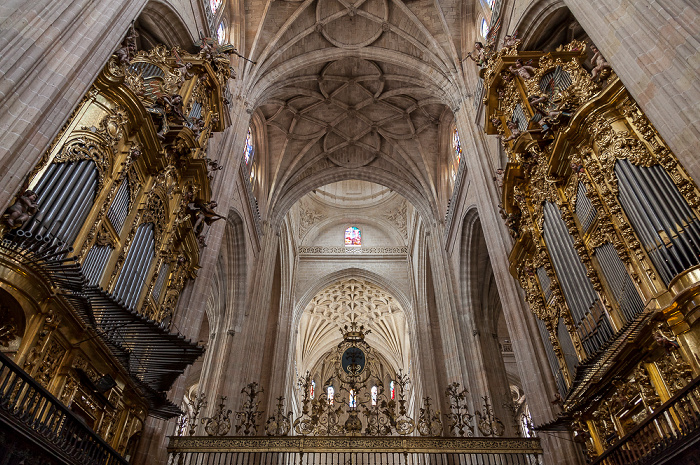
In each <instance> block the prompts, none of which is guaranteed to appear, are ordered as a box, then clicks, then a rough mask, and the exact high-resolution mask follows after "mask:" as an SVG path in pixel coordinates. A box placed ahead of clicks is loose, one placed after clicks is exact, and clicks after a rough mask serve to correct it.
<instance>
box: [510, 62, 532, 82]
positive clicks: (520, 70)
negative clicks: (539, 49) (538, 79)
mask: <svg viewBox="0 0 700 465" xmlns="http://www.w3.org/2000/svg"><path fill="white" fill-rule="evenodd" d="M508 70H509V71H510V72H511V73H512V74H513V75H514V76H520V77H521V78H523V79H525V80H528V79H532V78H533V77H534V75H535V72H536V70H535V68H533V67H532V66H530V61H528V62H527V64H524V63H523V60H521V59H520V58H518V59H517V60H515V66H513V65H511V66H509V67H508Z"/></svg>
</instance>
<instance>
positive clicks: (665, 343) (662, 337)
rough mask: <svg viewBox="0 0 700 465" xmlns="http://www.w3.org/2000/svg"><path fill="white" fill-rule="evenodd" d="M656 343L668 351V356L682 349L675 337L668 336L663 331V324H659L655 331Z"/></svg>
mask: <svg viewBox="0 0 700 465" xmlns="http://www.w3.org/2000/svg"><path fill="white" fill-rule="evenodd" d="M654 341H655V342H656V343H657V344H658V345H659V346H661V347H663V348H664V349H665V350H666V353H667V354H670V353H671V352H672V351H674V350H676V349H678V348H680V346H681V345H680V344H679V343H678V340H676V338H675V337H674V336H668V335H667V334H666V333H665V332H664V329H663V323H659V324H658V325H657V326H656V331H654Z"/></svg>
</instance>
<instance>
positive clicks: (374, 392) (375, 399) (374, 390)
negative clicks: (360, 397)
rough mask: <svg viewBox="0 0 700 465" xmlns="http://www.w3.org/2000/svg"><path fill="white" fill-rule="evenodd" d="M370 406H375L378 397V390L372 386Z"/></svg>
mask: <svg viewBox="0 0 700 465" xmlns="http://www.w3.org/2000/svg"><path fill="white" fill-rule="evenodd" d="M371 393H372V405H377V396H378V395H379V389H378V388H377V386H372V391H371Z"/></svg>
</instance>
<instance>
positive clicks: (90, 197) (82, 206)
mask: <svg viewBox="0 0 700 465" xmlns="http://www.w3.org/2000/svg"><path fill="white" fill-rule="evenodd" d="M96 187H97V170H96V169H93V170H92V172H91V173H90V177H89V179H88V180H87V182H86V183H85V184H84V185H83V186H82V188H81V189H80V193H79V194H78V196H77V197H76V200H75V202H76V205H77V206H78V208H77V209H76V208H75V207H73V208H72V209H71V210H70V211H69V214H68V215H66V216H65V217H64V218H63V224H62V225H61V227H60V228H59V230H58V231H57V232H56V236H57V237H60V238H62V239H64V240H65V241H66V242H68V243H72V242H73V241H74V240H75V236H77V235H78V231H80V228H81V227H82V226H83V223H84V222H85V219H86V218H87V216H88V213H89V212H90V209H91V208H92V206H93V204H94V203H95V196H96V195H97V192H96ZM76 191H77V189H76ZM69 202H70V200H69Z"/></svg>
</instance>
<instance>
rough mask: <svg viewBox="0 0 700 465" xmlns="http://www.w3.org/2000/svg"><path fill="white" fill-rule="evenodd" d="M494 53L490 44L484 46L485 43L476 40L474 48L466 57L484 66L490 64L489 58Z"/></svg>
mask: <svg viewBox="0 0 700 465" xmlns="http://www.w3.org/2000/svg"><path fill="white" fill-rule="evenodd" d="M492 54H493V52H492V50H491V46H490V45H488V44H487V46H486V47H484V44H483V43H481V42H474V50H473V51H471V52H468V53H467V56H466V57H465V58H469V59H471V60H472V61H473V62H475V63H476V64H477V65H479V66H480V67H481V68H484V67H486V66H487V65H488V61H489V58H491V55H492Z"/></svg>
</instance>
